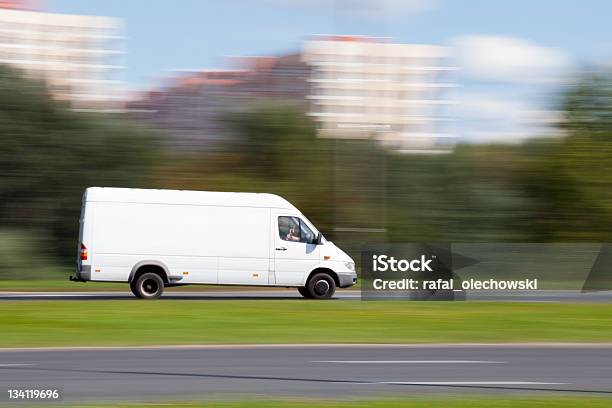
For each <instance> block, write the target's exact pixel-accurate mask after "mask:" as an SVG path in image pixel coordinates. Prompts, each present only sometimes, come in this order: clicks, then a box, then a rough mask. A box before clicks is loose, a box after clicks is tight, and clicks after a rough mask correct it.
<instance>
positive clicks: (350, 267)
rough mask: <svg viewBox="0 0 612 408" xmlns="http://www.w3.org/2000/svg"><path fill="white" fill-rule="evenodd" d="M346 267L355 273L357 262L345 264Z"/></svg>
mask: <svg viewBox="0 0 612 408" xmlns="http://www.w3.org/2000/svg"><path fill="white" fill-rule="evenodd" d="M344 265H345V266H346V268H347V269H348V270H349V271H353V272H355V262H345V263H344Z"/></svg>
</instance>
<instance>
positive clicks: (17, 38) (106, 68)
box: [0, 8, 125, 109]
mask: <svg viewBox="0 0 612 408" xmlns="http://www.w3.org/2000/svg"><path fill="white" fill-rule="evenodd" d="M121 29H122V24H121V20H119V19H116V18H109V17H99V16H82V15H72V14H55V13H45V12H38V11H31V10H20V9H10V8H0V64H8V65H12V66H15V67H17V68H20V69H22V70H24V71H25V72H26V73H27V74H28V75H30V76H33V77H36V78H39V79H43V80H45V81H46V83H47V86H48V87H49V90H50V93H51V94H52V95H53V97H55V98H57V99H61V100H67V101H70V102H71V104H72V106H73V107H74V108H95V109H98V108H115V107H121V106H122V104H123V103H124V101H125V82H124V78H123V75H124V65H123V59H124V56H125V55H124V54H125V52H124V49H123V48H124V43H125V38H124V37H122V36H121V35H120V32H121Z"/></svg>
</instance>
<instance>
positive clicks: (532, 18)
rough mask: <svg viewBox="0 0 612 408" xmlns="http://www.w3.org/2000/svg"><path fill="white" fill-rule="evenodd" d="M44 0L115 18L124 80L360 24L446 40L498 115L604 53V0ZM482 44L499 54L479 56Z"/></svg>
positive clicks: (608, 50)
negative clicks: (121, 34)
mask: <svg viewBox="0 0 612 408" xmlns="http://www.w3.org/2000/svg"><path fill="white" fill-rule="evenodd" d="M381 5H382V6H381ZM45 9H46V10H48V11H52V12H61V13H76V14H94V15H107V16H115V17H119V18H122V19H124V20H125V24H126V27H125V35H126V36H127V48H128V55H127V61H126V65H127V70H126V80H127V82H128V85H129V87H130V88H131V89H141V88H147V87H150V86H155V85H156V84H159V79H160V78H162V77H164V76H167V75H168V74H169V71H170V70H174V69H200V68H221V67H226V66H227V65H226V64H225V63H224V58H223V57H224V56H232V55H261V54H280V53H283V52H286V51H290V50H295V49H297V47H298V46H299V44H300V41H301V40H302V39H303V38H305V37H306V36H308V35H311V34H321V33H332V32H333V33H338V34H362V35H374V36H388V37H393V38H394V39H395V40H397V41H398V42H405V43H426V44H442V45H452V46H454V47H456V48H457V49H458V50H459V54H460V57H461V58H459V60H460V61H461V62H462V63H465V65H466V66H467V67H471V68H470V69H466V70H462V71H461V74H460V75H459V77H458V81H459V83H460V84H461V85H462V87H463V88H464V91H462V97H463V98H466V97H467V98H468V99H469V101H470V102H473V101H477V100H478V99H479V98H480V102H482V103H484V104H485V106H487V107H494V106H497V108H498V109H499V111H500V112H498V113H497V114H498V115H499V113H501V112H503V111H507V109H508V108H509V105H510V104H511V105H512V106H514V107H516V108H517V109H518V110H517V112H518V111H520V110H525V109H527V110H529V111H533V110H534V109H537V110H540V109H543V108H545V109H548V108H549V106H546V103H544V104H542V103H541V100H542V99H543V95H544V97H545V95H548V93H549V92H550V90H551V89H555V88H558V87H559V83H562V82H563V79H562V78H563V72H567V71H568V70H569V69H575V68H576V67H580V66H583V65H589V64H593V63H601V62H608V61H612V24H610V18H611V17H612V2H610V1H604V0H599V1H595V0H591V1H581V2H578V1H569V0H557V1H552V0H538V1H524V0H514V1H476V0H462V1H456V0H455V1H451V0H383V1H381V0H378V1H377V0H336V1H330V0H225V1H205V0H199V1H198V0H178V1H167V0H87V1H83V0H47V2H46V3H45ZM504 47H506V48H507V49H508V50H509V51H508V52H506V50H505V48H504ZM492 50H493V51H494V52H493V54H495V55H497V56H499V58H501V59H500V60H495V58H492V57H491V58H489V59H488V60H487V58H484V57H487V55H488V54H490V53H491V51H492ZM483 58H484V60H483ZM534 64H535V65H534ZM508 67H510V68H508ZM512 67H514V68H512ZM513 69H514V70H513ZM496 71H503V72H501V73H500V75H499V77H496V76H495V74H490V73H491V72H493V73H495V72H496ZM534 71H538V72H539V74H537V75H536V74H533V72H534ZM532 74H533V75H535V76H537V77H538V78H532V76H533V75H532ZM550 78H552V80H549V79H550ZM530 89H531V90H533V92H531V93H530V92H529V90H530ZM500 94H503V98H501V97H500ZM504 98H505V99H504ZM493 99H495V101H497V102H500V103H501V105H500V104H497V105H496V104H495V103H494V102H495V101H493ZM504 103H505V104H506V105H504ZM478 105H479V104H478V103H476V104H475V106H474V107H473V108H474V109H476V110H479V108H478ZM536 105H537V106H536ZM468 110H469V109H468ZM494 110H495V109H492V111H491V112H490V113H491V114H492V115H493V116H495V112H493V111H494ZM466 114H467V113H466ZM517 115H518V116H517V118H516V119H517V121H518V122H521V121H524V119H525V118H524V117H521V116H520V114H519V113H517ZM505 125H507V123H506V124H505ZM517 126H518V124H517ZM517 126H510V127H511V128H512V129H513V130H512V131H518V127H517Z"/></svg>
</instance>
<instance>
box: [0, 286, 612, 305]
mask: <svg viewBox="0 0 612 408" xmlns="http://www.w3.org/2000/svg"><path fill="white" fill-rule="evenodd" d="M162 298H163V299H177V300H221V299H225V300H228V299H229V300H248V299H270V300H272V299H302V296H301V295H300V294H298V292H297V290H284V289H276V290H275V289H272V290H270V289H265V290H228V291H217V290H215V291H202V292H187V291H184V292H181V291H179V290H173V291H166V293H164V295H163V297H162ZM125 299H133V300H138V299H136V298H135V297H134V295H132V294H131V293H130V292H129V291H126V292H0V301H2V300H125ZM334 299H339V300H351V299H352V300H359V299H361V292H360V291H358V290H338V291H337V292H336V294H335V295H334ZM467 300H483V301H507V302H596V303H612V291H602V292H588V293H581V292H580V291H577V290H536V291H513V292H510V291H505V292H504V291H470V292H467Z"/></svg>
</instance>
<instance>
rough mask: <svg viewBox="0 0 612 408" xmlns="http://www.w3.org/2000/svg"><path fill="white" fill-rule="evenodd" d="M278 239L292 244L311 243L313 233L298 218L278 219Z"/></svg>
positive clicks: (313, 236)
mask: <svg viewBox="0 0 612 408" xmlns="http://www.w3.org/2000/svg"><path fill="white" fill-rule="evenodd" d="M278 234H279V236H280V239H282V240H284V241H292V242H304V243H312V241H314V238H315V235H314V232H312V230H311V229H310V228H308V226H307V225H306V224H305V223H304V222H303V221H302V220H301V219H299V218H298V217H278Z"/></svg>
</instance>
